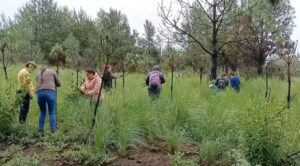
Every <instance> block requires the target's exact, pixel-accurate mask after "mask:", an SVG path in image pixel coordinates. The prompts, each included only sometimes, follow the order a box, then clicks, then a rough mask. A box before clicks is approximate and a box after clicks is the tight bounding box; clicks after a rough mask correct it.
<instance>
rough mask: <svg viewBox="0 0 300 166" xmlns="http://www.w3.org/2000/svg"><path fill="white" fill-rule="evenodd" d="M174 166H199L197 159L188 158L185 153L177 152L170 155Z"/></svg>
mask: <svg viewBox="0 0 300 166" xmlns="http://www.w3.org/2000/svg"><path fill="white" fill-rule="evenodd" d="M170 159H171V164H172V165H173V166H197V165H198V162H197V159H195V158H192V159H186V158H185V157H184V154H183V153H180V152H176V153H175V155H174V156H170Z"/></svg>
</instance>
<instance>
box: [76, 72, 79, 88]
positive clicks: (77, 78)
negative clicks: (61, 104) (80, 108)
mask: <svg viewBox="0 0 300 166" xmlns="http://www.w3.org/2000/svg"><path fill="white" fill-rule="evenodd" d="M76 86H77V87H78V86H79V70H78V69H77V70H76Z"/></svg>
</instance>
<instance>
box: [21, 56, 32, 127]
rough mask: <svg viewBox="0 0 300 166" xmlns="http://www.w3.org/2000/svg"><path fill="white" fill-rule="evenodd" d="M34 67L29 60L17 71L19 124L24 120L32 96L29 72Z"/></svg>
mask: <svg viewBox="0 0 300 166" xmlns="http://www.w3.org/2000/svg"><path fill="white" fill-rule="evenodd" d="M35 69H36V64H35V62H34V61H29V62H27V63H26V64H25V68H23V69H21V70H20V71H19V73H18V76H17V80H18V84H19V86H18V89H17V95H18V96H20V97H21V98H22V102H21V105H20V113H19V122H20V123H21V124H23V123H25V122H26V119H27V114H28V112H29V106H30V100H31V99H32V98H33V92H34V88H33V84H32V81H31V74H32V72H33V71H34V70H35Z"/></svg>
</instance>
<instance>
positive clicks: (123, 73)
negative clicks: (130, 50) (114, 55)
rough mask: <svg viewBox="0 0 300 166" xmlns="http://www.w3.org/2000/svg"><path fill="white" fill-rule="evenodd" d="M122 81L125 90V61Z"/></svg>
mask: <svg viewBox="0 0 300 166" xmlns="http://www.w3.org/2000/svg"><path fill="white" fill-rule="evenodd" d="M122 80H123V82H122V83H123V89H125V69H124V60H123V61H122Z"/></svg>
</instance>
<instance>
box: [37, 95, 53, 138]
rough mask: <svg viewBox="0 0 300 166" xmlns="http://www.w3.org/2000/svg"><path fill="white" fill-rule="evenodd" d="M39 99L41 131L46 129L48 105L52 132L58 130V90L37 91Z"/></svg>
mask: <svg viewBox="0 0 300 166" xmlns="http://www.w3.org/2000/svg"><path fill="white" fill-rule="evenodd" d="M37 101H38V105H39V108H40V118H39V131H44V126H45V119H46V113H47V106H48V111H49V117H50V128H51V132H52V133H54V132H55V131H56V92H55V91H54V90H39V91H37Z"/></svg>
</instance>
